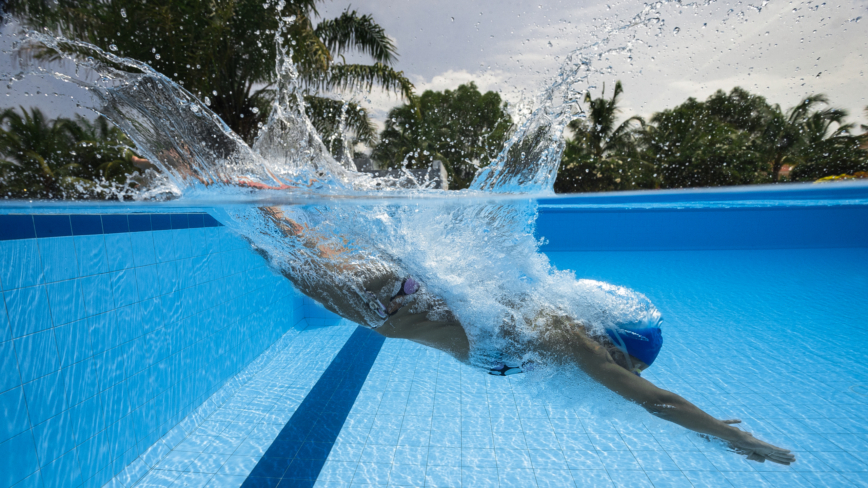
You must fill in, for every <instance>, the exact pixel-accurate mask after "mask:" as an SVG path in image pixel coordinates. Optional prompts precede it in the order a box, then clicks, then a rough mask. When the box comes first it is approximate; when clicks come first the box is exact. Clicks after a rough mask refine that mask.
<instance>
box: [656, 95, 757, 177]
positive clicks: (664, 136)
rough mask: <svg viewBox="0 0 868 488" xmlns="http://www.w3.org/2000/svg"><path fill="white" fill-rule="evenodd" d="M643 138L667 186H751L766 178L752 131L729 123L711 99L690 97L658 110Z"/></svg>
mask: <svg viewBox="0 0 868 488" xmlns="http://www.w3.org/2000/svg"><path fill="white" fill-rule="evenodd" d="M747 123H748V124H749V123H750V122H747ZM642 139H643V144H644V146H645V147H644V151H643V153H644V157H645V158H646V160H647V161H649V162H652V163H653V164H654V166H655V167H656V168H657V170H658V171H659V175H660V178H661V186H662V187H664V188H689V187H697V186H726V185H748V184H752V183H758V182H760V181H761V180H762V179H764V177H765V175H764V174H763V170H764V169H765V161H764V160H763V159H762V156H761V154H759V153H758V152H757V151H755V150H753V148H752V147H751V141H752V139H751V133H750V132H748V131H744V130H739V129H738V128H737V127H734V126H733V125H732V124H729V123H727V122H726V121H725V119H723V118H722V117H719V116H718V115H717V113H716V112H715V110H713V109H712V107H710V106H709V104H708V103H707V102H706V103H703V102H698V101H696V100H695V99H693V98H691V99H688V100H687V101H686V102H685V103H683V104H681V105H679V106H677V107H675V108H674V109H670V110H664V111H663V112H660V113H657V114H655V115H654V116H653V117H652V118H651V124H650V125H649V126H648V127H647V128H646V130H645V132H644V134H643V137H642Z"/></svg>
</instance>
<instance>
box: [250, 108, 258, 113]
mask: <svg viewBox="0 0 868 488" xmlns="http://www.w3.org/2000/svg"><path fill="white" fill-rule="evenodd" d="M250 111H251V112H253V113H255V114H258V113H259V108H257V107H253V108H251V109H250Z"/></svg>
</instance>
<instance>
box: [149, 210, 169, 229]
mask: <svg viewBox="0 0 868 488" xmlns="http://www.w3.org/2000/svg"><path fill="white" fill-rule="evenodd" d="M151 227H152V228H153V230H170V229H171V228H172V218H171V217H170V216H169V214H151Z"/></svg>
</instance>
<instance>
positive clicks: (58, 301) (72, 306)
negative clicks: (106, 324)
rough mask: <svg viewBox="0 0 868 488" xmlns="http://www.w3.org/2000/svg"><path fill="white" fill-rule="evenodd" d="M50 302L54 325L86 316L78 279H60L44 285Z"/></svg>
mask: <svg viewBox="0 0 868 488" xmlns="http://www.w3.org/2000/svg"><path fill="white" fill-rule="evenodd" d="M45 289H46V291H47V292H48V301H49V303H50V304H51V318H52V320H53V321H54V325H55V326H57V325H63V324H68V323H70V322H75V321H76V320H81V319H83V318H85V317H87V309H86V308H85V307H84V298H83V297H82V295H81V285H80V284H79V281H78V280H67V281H60V282H57V283H50V284H48V285H45Z"/></svg>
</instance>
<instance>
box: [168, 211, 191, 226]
mask: <svg viewBox="0 0 868 488" xmlns="http://www.w3.org/2000/svg"><path fill="white" fill-rule="evenodd" d="M171 219H172V229H188V228H190V221H189V220H188V219H187V214H172V215H171Z"/></svg>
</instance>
